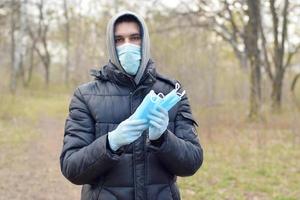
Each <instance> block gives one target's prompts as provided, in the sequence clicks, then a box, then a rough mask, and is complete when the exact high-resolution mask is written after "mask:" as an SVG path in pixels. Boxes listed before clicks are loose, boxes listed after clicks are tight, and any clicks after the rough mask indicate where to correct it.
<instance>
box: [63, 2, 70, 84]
mask: <svg viewBox="0 0 300 200" xmlns="http://www.w3.org/2000/svg"><path fill="white" fill-rule="evenodd" d="M64 16H65V20H66V25H65V34H66V35H65V40H66V54H67V55H66V63H65V84H66V85H67V86H68V85H69V79H70V22H69V12H68V4H67V0H64Z"/></svg>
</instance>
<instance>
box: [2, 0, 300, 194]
mask: <svg viewBox="0 0 300 200" xmlns="http://www.w3.org/2000/svg"><path fill="white" fill-rule="evenodd" d="M122 9H128V10H131V11H134V12H137V13H139V14H141V15H142V16H143V17H144V18H145V21H146V23H147V25H148V27H149V31H150V38H151V50H152V57H153V59H154V61H155V62H156V65H157V68H158V71H160V72H161V73H163V74H166V75H169V76H171V77H173V78H175V79H178V80H179V81H180V82H181V83H182V85H183V86H184V87H185V89H186V91H187V93H188V96H189V99H190V101H191V105H192V110H193V115H194V116H195V118H196V119H197V121H198V122H199V124H200V126H199V127H198V133H199V137H200V139H201V143H202V145H203V148H204V156H205V157H204V164H203V166H202V168H201V169H200V170H199V171H198V172H197V174H196V175H194V176H193V177H188V178H179V186H180V191H181V194H182V198H183V199H189V200H190V199H195V200H196V199H197V200H198V199H209V200H210V199H230V200H231V199H247V200H261V199H263V200H264V199H267V200H268V199H276V200H298V199H300V80H299V79H300V1H299V0H173V1H172V0H161V1H159V0H147V1H146V0H139V1H138V0H131V1H120V0H114V1H109V0H106V1H105V0H103V1H100V0H84V1H83V0H60V1H55V0H0V74H1V79H0V177H1V181H0V199H23V200H24V199H79V195H80V187H79V186H74V185H72V184H71V183H69V182H67V180H66V179H64V178H63V177H62V175H61V173H60V169H59V154H60V150H61V147H62V139H63V128H64V120H65V118H66V116H67V114H68V105H69V102H70V98H71V96H72V94H73V91H74V89H75V88H76V87H77V86H78V85H79V84H81V83H84V82H87V81H89V80H92V78H91V77H90V76H89V70H90V69H95V68H100V67H101V66H103V65H104V64H105V63H107V52H106V43H105V42H106V24H107V22H108V20H109V19H110V17H111V16H112V15H113V14H115V13H116V12H118V11H120V10H122Z"/></svg>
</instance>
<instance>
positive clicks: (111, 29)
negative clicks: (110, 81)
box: [106, 11, 150, 83]
mask: <svg viewBox="0 0 300 200" xmlns="http://www.w3.org/2000/svg"><path fill="white" fill-rule="evenodd" d="M126 19H127V20H126ZM128 19H133V20H134V21H133V22H135V23H136V24H137V25H138V30H139V34H140V35H139V37H140V39H141V40H140V42H139V43H137V45H140V47H141V49H140V51H141V62H140V65H139V68H138V71H137V72H136V74H135V77H134V81H135V82H136V83H139V81H140V80H141V78H142V76H143V74H144V71H145V69H146V66H147V63H148V61H149V59H150V39H149V33H148V29H147V26H146V24H145V21H144V19H143V18H142V17H141V16H139V15H137V14H136V13H133V12H130V11H122V12H119V13H118V14H116V15H115V16H113V17H112V18H111V20H110V21H109V23H108V25H107V33H106V36H107V49H108V55H109V59H110V62H112V63H113V64H114V65H115V66H116V67H118V68H119V69H120V70H121V71H123V72H125V73H126V71H125V70H124V68H123V67H122V65H121V63H120V59H119V57H118V53H117V48H116V47H117V43H118V40H117V38H116V37H115V33H116V25H119V24H121V23H123V22H127V21H128ZM130 22H132V20H130ZM116 41H117V43H116ZM133 43H134V42H133ZM134 44H135V43H134Z"/></svg>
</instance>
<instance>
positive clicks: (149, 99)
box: [132, 90, 162, 119]
mask: <svg viewBox="0 0 300 200" xmlns="http://www.w3.org/2000/svg"><path fill="white" fill-rule="evenodd" d="M161 101H162V97H161V96H160V95H157V94H155V92H154V91H153V90H151V91H150V92H149V93H148V94H147V95H146V96H145V98H144V100H143V101H142V103H141V104H140V105H139V107H138V108H137V109H136V111H135V112H134V114H133V115H132V118H133V119H147V118H148V115H149V113H150V111H151V110H152V109H154V108H155V107H156V105H158V104H159V103H160V102H161Z"/></svg>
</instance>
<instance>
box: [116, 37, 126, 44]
mask: <svg viewBox="0 0 300 200" xmlns="http://www.w3.org/2000/svg"><path fill="white" fill-rule="evenodd" d="M123 40H124V39H123V38H116V39H115V43H121V42H123Z"/></svg>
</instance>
